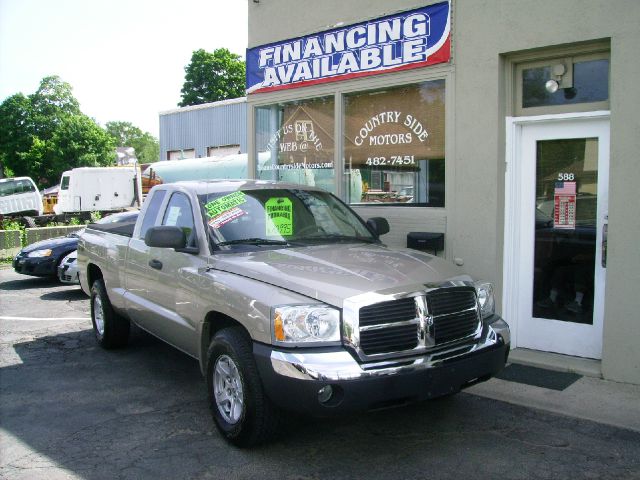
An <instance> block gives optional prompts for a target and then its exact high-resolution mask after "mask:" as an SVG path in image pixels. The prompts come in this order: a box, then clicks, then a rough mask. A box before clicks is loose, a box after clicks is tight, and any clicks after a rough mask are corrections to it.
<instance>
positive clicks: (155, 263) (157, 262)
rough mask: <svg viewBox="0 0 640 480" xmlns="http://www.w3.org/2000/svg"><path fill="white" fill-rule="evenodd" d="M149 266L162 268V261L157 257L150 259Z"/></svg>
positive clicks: (157, 268)
mask: <svg viewBox="0 0 640 480" xmlns="http://www.w3.org/2000/svg"><path fill="white" fill-rule="evenodd" d="M149 266H150V267H151V268H155V269H156V270H162V262H161V261H160V260H156V259H155V258H154V259H153V260H149Z"/></svg>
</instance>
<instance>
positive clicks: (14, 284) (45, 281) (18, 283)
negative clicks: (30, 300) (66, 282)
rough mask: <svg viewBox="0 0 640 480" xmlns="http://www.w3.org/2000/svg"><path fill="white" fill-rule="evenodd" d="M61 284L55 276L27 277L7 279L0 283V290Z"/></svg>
mask: <svg viewBox="0 0 640 480" xmlns="http://www.w3.org/2000/svg"><path fill="white" fill-rule="evenodd" d="M56 285H61V283H60V282H59V281H58V279H57V278H54V277H27V276H25V277H24V279H20V280H9V281H7V282H2V283H0V290H9V291H11V290H27V289H35V288H43V287H55V286H56Z"/></svg>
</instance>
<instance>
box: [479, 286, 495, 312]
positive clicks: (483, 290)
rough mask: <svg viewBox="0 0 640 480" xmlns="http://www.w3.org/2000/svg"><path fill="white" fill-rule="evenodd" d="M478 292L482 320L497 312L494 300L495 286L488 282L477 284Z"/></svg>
mask: <svg viewBox="0 0 640 480" xmlns="http://www.w3.org/2000/svg"><path fill="white" fill-rule="evenodd" d="M476 292H477V294H478V303H479V304H480V313H481V314H482V318H487V317H490V316H491V315H493V314H494V313H495V311H496V302H495V300H494V298H493V285H492V284H490V283H488V282H477V283H476Z"/></svg>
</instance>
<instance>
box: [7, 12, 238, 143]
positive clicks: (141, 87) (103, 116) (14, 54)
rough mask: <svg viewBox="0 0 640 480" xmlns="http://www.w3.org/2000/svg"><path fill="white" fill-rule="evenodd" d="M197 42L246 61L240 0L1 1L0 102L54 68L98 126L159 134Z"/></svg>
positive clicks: (32, 86)
mask: <svg viewBox="0 0 640 480" xmlns="http://www.w3.org/2000/svg"><path fill="white" fill-rule="evenodd" d="M200 48H202V49H205V50H206V51H209V52H212V51H213V50H215V49H217V48H227V49H229V50H230V51H231V52H233V53H237V54H239V55H241V56H242V58H245V55H246V48H247V0H155V1H153V0H0V102H1V101H3V100H4V99H5V98H7V97H9V96H11V95H13V94H15V93H19V92H21V93H23V94H24V95H30V94H32V93H34V92H35V91H36V90H37V88H38V86H39V84H40V81H41V80H42V78H44V77H46V76H49V75H58V76H59V77H60V78H61V79H62V80H64V81H65V82H68V83H69V84H71V86H72V87H73V94H74V96H75V97H76V99H77V100H78V101H79V102H80V109H81V110H82V112H83V113H85V114H86V115H88V116H90V117H92V118H94V119H95V120H96V121H97V122H98V123H99V124H100V125H102V126H104V125H105V123H107V122H109V121H125V122H131V123H133V124H134V125H135V126H137V127H139V128H141V129H142V130H143V131H147V132H149V133H151V134H152V135H154V136H155V137H156V138H157V137H158V124H159V120H158V113H159V112H162V111H165V110H171V109H174V108H177V104H178V102H179V101H180V90H181V88H182V85H183V83H184V67H185V66H186V65H187V64H188V63H189V61H190V60H191V54H192V53H193V51H194V50H198V49H200Z"/></svg>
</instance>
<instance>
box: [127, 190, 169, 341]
mask: <svg viewBox="0 0 640 480" xmlns="http://www.w3.org/2000/svg"><path fill="white" fill-rule="evenodd" d="M166 193H167V192H166V190H156V191H154V192H153V193H152V194H151V196H150V197H149V198H147V201H146V203H145V207H146V208H144V209H143V211H142V213H141V216H142V225H141V226H140V228H139V229H138V228H136V230H135V231H134V233H133V237H132V238H131V240H130V241H129V250H128V253H127V258H126V265H125V269H124V272H123V273H124V275H123V278H122V281H121V284H122V285H124V286H125V289H126V294H125V300H126V308H127V311H128V312H129V314H130V316H131V318H132V319H133V320H134V321H135V322H136V323H137V324H138V325H139V326H141V327H142V328H144V329H146V328H147V325H148V324H149V323H152V322H153V318H154V317H155V315H156V313H155V311H156V308H155V303H156V302H157V285H158V273H159V272H158V270H157V269H155V268H153V267H152V266H151V265H149V261H150V260H151V258H153V257H155V256H157V255H158V253H157V251H158V250H160V249H158V248H152V247H149V246H148V245H147V244H146V243H145V242H144V237H145V235H146V233H147V230H149V229H150V228H151V227H154V226H156V225H158V224H159V222H160V221H161V219H162V217H161V216H160V213H161V212H162V211H163V209H162V207H163V204H164V202H165V197H166Z"/></svg>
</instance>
